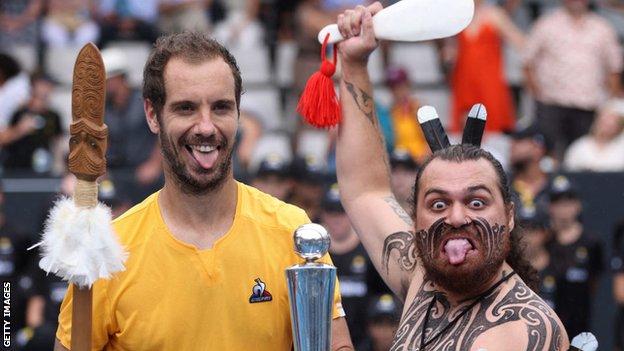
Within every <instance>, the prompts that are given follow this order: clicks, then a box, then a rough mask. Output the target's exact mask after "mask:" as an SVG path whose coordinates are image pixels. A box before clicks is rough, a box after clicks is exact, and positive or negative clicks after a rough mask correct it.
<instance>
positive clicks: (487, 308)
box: [391, 272, 563, 351]
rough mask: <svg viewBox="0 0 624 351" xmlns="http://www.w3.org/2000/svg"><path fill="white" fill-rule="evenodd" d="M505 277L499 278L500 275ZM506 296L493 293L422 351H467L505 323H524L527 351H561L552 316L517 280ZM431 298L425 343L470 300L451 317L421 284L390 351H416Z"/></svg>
mask: <svg viewBox="0 0 624 351" xmlns="http://www.w3.org/2000/svg"><path fill="white" fill-rule="evenodd" d="M505 274H506V272H503V275H505ZM506 284H507V285H509V284H512V286H511V288H510V289H509V290H508V291H507V292H503V291H506V289H504V288H499V289H496V290H495V291H494V292H492V293H491V294H490V295H488V296H485V298H484V299H483V301H481V302H479V303H477V305H475V306H474V307H473V308H472V311H469V312H468V313H466V314H465V315H464V316H463V317H462V318H460V319H459V320H458V321H457V323H456V324H455V325H453V327H451V328H450V329H449V330H447V331H446V332H444V333H443V334H442V335H440V337H439V338H438V339H437V340H436V341H434V342H433V343H432V344H430V345H428V346H427V348H426V350H427V351H434V350H435V351H451V350H469V349H470V348H471V347H472V345H473V343H474V341H475V340H476V339H477V337H478V336H479V335H481V334H483V333H484V332H486V331H487V330H489V329H491V328H494V327H497V326H500V325H503V324H505V323H508V322H515V321H521V322H524V324H525V325H526V328H527V333H528V335H527V336H528V346H527V350H531V351H537V350H562V349H563V346H562V344H563V336H562V330H561V328H560V326H559V324H558V322H557V318H556V316H555V313H554V312H553V311H552V310H551V309H550V307H548V305H546V304H545V303H544V302H543V301H542V300H541V299H540V298H539V297H538V296H537V295H536V294H535V293H534V292H533V291H531V289H529V288H528V287H527V286H526V285H525V284H524V282H522V280H521V279H519V278H517V277H514V278H512V279H511V280H510V281H509V282H507V283H506ZM434 296H436V300H437V302H436V304H435V305H434V306H433V307H432V310H431V312H430V317H429V321H428V324H427V330H426V331H425V340H429V338H431V337H432V336H434V335H436V334H438V333H439V332H440V331H441V330H442V329H443V328H444V327H445V326H447V325H448V323H449V321H451V320H453V319H454V318H456V316H458V315H459V314H460V313H462V311H463V310H464V308H465V307H466V306H468V305H470V303H471V302H473V301H474V300H468V301H463V302H462V304H461V305H460V306H459V308H457V309H455V311H453V312H450V303H449V301H448V299H447V298H446V296H445V294H444V293H441V292H439V291H436V290H435V288H434V285H433V283H432V282H431V281H426V282H425V283H424V284H423V286H422V287H421V289H420V291H419V292H418V293H417V294H416V297H415V298H414V301H413V302H412V304H411V305H410V307H409V308H408V309H407V311H406V312H405V313H404V315H403V317H402V319H401V324H400V326H399V329H398V330H397V334H396V335H395V338H394V342H393V346H392V348H391V350H392V351H398V350H403V351H405V350H410V351H413V350H420V351H422V349H419V348H420V347H421V345H420V342H421V333H422V328H423V324H424V319H425V315H426V313H427V309H428V307H429V305H430V303H431V301H432V299H433V297H434Z"/></svg>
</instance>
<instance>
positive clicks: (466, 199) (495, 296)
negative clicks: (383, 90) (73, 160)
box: [337, 3, 570, 351]
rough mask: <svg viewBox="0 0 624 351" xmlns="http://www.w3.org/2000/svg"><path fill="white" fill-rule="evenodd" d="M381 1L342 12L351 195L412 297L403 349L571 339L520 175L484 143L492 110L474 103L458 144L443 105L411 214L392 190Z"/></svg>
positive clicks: (344, 145)
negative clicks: (519, 201) (525, 208)
mask: <svg viewBox="0 0 624 351" xmlns="http://www.w3.org/2000/svg"><path fill="white" fill-rule="evenodd" d="M380 9H381V5H380V4H379V3H376V4H373V5H371V6H370V7H368V8H365V7H362V6H359V7H357V8H355V9H353V10H347V11H346V12H344V13H343V14H341V15H339V17H338V26H339V28H340V32H341V34H342V35H343V36H344V37H345V38H348V39H347V40H346V41H343V42H342V43H340V44H339V57H340V59H341V60H342V69H343V71H342V72H343V75H342V81H341V83H340V94H341V106H342V113H343V122H342V124H341V126H340V131H339V137H338V141H337V170H338V182H339V186H340V190H341V194H342V199H343V205H344V207H345V209H346V210H347V213H348V214H349V217H350V218H351V220H352V223H353V225H354V226H355V228H356V230H357V232H358V234H359V235H360V237H361V239H362V242H363V244H364V246H365V248H366V250H367V251H368V253H369V255H370V257H371V259H372V260H373V263H374V264H375V266H376V268H377V269H378V271H379V272H380V273H381V275H382V277H383V278H384V280H385V282H386V283H387V284H388V286H389V287H390V288H391V289H392V290H393V291H394V293H395V294H396V295H397V296H399V297H400V298H401V299H402V300H403V301H404V302H405V304H404V306H405V307H404V311H403V315H402V318H401V322H400V326H399V329H398V331H397V333H396V335H395V339H394V343H393V346H392V348H391V350H397V351H398V350H402V351H407V350H410V351H413V350H427V351H433V350H474V351H477V350H490V351H493V350H523V351H524V350H542V351H547V350H548V351H551V350H568V348H569V347H570V344H569V341H568V336H567V334H566V331H565V330H564V328H563V326H562V324H561V321H560V320H559V318H558V317H557V315H556V314H555V313H554V312H553V311H552V309H551V308H549V307H548V305H547V304H545V303H544V302H543V301H542V300H541V299H540V298H539V297H538V296H537V295H536V294H535V293H534V292H533V291H532V290H531V289H530V287H529V285H530V284H531V282H532V281H533V277H534V271H533V270H532V268H531V267H530V265H529V263H528V262H527V261H526V260H524V259H523V258H522V253H521V251H520V250H521V249H520V247H519V246H518V244H519V237H518V230H517V228H516V225H515V219H514V206H513V204H512V202H511V198H510V190H509V185H508V183H507V178H506V175H505V172H504V171H503V169H502V167H501V164H500V163H499V162H498V161H497V160H496V159H495V158H494V157H493V156H492V155H491V154H490V153H489V152H487V151H484V150H482V149H480V148H479V147H478V145H479V144H480V141H481V140H480V139H481V135H482V133H483V127H484V120H485V115H486V114H485V110H484V107H483V106H480V105H476V106H475V107H474V108H473V110H472V111H471V113H470V115H471V116H470V118H469V120H468V122H467V127H466V131H467V133H466V134H465V135H464V138H463V143H465V144H461V145H450V144H449V142H448V138H447V137H446V134H445V132H444V129H443V127H442V125H441V123H440V120H439V119H438V118H437V114H436V112H435V110H434V109H433V108H431V107H425V108H423V109H421V111H419V120H420V122H421V124H422V127H423V131H424V132H425V134H426V137H427V140H428V143H429V145H430V147H431V149H432V151H434V152H433V155H432V156H430V157H429V159H428V160H426V161H425V162H424V164H423V165H422V168H421V170H420V172H419V174H418V177H417V180H416V183H415V187H414V194H413V202H412V205H413V214H412V215H408V214H407V213H406V212H405V211H403V209H402V208H401V206H399V205H398V204H397V202H396V200H395V198H394V196H393V195H392V193H391V190H390V185H389V180H388V179H389V171H388V165H387V161H386V160H385V156H384V155H385V151H384V147H383V142H382V137H381V134H380V132H379V125H378V121H377V118H376V117H375V109H374V105H373V98H372V96H373V91H372V86H371V82H370V80H369V76H368V72H367V69H366V66H367V60H368V56H369V55H370V53H371V52H372V51H373V50H374V49H375V48H376V47H377V43H376V40H375V37H374V33H373V26H372V15H374V14H375V13H376V12H378V11H379V10H380Z"/></svg>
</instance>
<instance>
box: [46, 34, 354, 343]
mask: <svg viewBox="0 0 624 351" xmlns="http://www.w3.org/2000/svg"><path fill="white" fill-rule="evenodd" d="M241 91H242V79H241V76H240V71H239V69H238V66H237V65H236V61H235V59H234V57H232V55H231V54H230V53H229V52H228V51H227V50H226V49H225V48H224V47H223V46H221V45H220V44H219V43H217V42H215V41H214V40H212V39H209V38H207V37H206V36H205V35H203V34H199V33H188V32H187V33H181V34H173V35H169V36H166V37H163V38H160V39H159V40H158V41H157V43H156V45H155V47H154V50H153V51H152V53H151V54H150V57H149V59H148V61H147V64H146V66H145V71H144V82H143V98H144V107H145V114H146V118H147V123H148V125H149V128H150V130H151V131H152V132H153V133H155V134H158V136H159V140H160V147H161V153H162V155H163V159H164V171H165V185H164V188H163V189H162V190H160V191H158V192H156V193H155V194H153V195H151V196H149V197H148V198H147V199H145V200H144V201H143V202H142V203H140V204H138V205H137V206H135V207H133V208H132V209H130V210H129V211H128V212H126V213H125V214H123V215H121V216H120V217H119V218H118V219H116V220H115V221H114V223H113V227H114V229H115V231H116V232H117V233H118V235H119V237H120V241H121V242H122V244H123V245H124V246H125V247H126V248H127V250H128V251H129V257H128V260H127V262H126V270H125V271H124V272H122V273H120V274H118V275H117V276H115V278H113V279H112V280H110V281H101V280H100V281H97V282H96V283H95V284H94V287H93V332H92V345H93V348H94V349H98V350H102V349H106V350H251V349H254V350H284V351H287V350H291V348H292V344H293V342H292V333H291V322H290V310H289V305H288V289H287V286H286V279H285V277H284V271H285V269H286V268H287V267H289V266H291V265H293V264H295V263H299V262H300V261H301V259H300V258H298V257H297V256H296V254H295V252H294V250H293V241H292V235H293V231H294V230H295V229H296V228H297V227H299V226H300V225H301V224H304V223H308V222H309V219H308V217H307V216H306V215H305V213H304V212H303V210H301V209H299V208H297V207H295V206H292V205H288V204H286V203H284V202H282V201H279V200H277V199H275V198H273V197H271V196H269V195H267V194H264V193H262V192H260V191H259V190H256V189H255V188H252V187H249V186H246V185H244V184H241V183H239V182H237V181H236V180H234V177H233V174H232V167H231V163H232V150H233V145H234V140H235V136H236V133H237V130H238V125H239V111H240V110H239V107H240V97H241ZM85 133H86V134H87V135H90V134H93V133H92V132H90V131H89V130H88V129H87V130H85ZM323 260H324V261H325V262H330V260H329V257H328V256H326V257H324V258H323ZM336 291H339V288H336ZM72 299H73V293H72V291H71V290H70V291H69V292H68V294H67V296H65V300H64V301H63V304H62V306H61V313H60V316H59V328H58V330H57V333H56V337H57V344H56V347H55V350H65V349H66V348H68V347H69V345H70V342H71V340H70V336H71V327H72V321H71V309H72ZM334 300H335V301H334V302H335V307H334V313H333V317H334V319H333V322H332V336H333V338H332V350H352V349H353V346H352V345H351V341H350V339H349V332H348V329H347V326H346V322H345V319H344V312H342V308H341V307H340V297H339V295H338V294H336V296H335V298H334Z"/></svg>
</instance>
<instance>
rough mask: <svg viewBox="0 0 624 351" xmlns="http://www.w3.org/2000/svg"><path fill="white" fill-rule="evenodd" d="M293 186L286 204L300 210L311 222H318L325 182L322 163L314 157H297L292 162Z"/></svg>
mask: <svg viewBox="0 0 624 351" xmlns="http://www.w3.org/2000/svg"><path fill="white" fill-rule="evenodd" d="M292 175H293V179H294V180H295V184H294V186H293V189H292V193H291V194H290V197H289V198H288V200H287V202H288V203H290V204H293V205H295V206H297V207H300V208H302V209H303V210H304V211H305V212H306V214H307V215H308V217H309V218H310V219H311V220H312V222H318V221H319V218H320V214H321V200H322V198H323V191H324V186H325V182H326V177H327V174H326V170H325V166H324V165H323V163H322V162H321V161H320V160H318V159H316V158H314V157H305V158H304V157H297V158H295V159H294V160H293V162H292Z"/></svg>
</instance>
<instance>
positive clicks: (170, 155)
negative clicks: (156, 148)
mask: <svg viewBox="0 0 624 351" xmlns="http://www.w3.org/2000/svg"><path fill="white" fill-rule="evenodd" d="M158 138H159V139H160V146H161V152H162V154H163V157H164V159H165V162H166V163H167V165H168V166H169V168H170V169H171V172H172V173H173V175H174V177H175V181H176V183H178V184H179V185H180V188H181V190H182V192H184V193H185V194H188V195H194V196H201V195H205V194H207V193H209V192H212V191H215V190H217V189H219V188H220V187H221V186H222V185H223V184H224V183H225V180H226V179H227V176H228V173H229V172H230V168H231V167H232V154H233V152H234V149H233V148H230V149H229V150H228V149H226V147H227V143H226V141H225V140H223V141H221V142H220V143H219V148H220V150H221V151H224V150H228V154H227V155H226V158H225V162H224V163H222V164H220V165H217V169H216V170H215V176H214V177H213V178H212V179H210V180H209V181H208V182H200V181H198V180H197V179H195V178H193V177H192V176H191V174H190V173H189V172H188V171H187V170H186V167H185V165H184V163H183V162H182V157H181V156H180V154H179V153H178V152H177V151H176V150H175V149H174V148H173V142H172V141H171V139H170V138H169V135H168V134H167V133H166V132H164V131H163V130H162V129H161V130H160V133H158Z"/></svg>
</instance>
